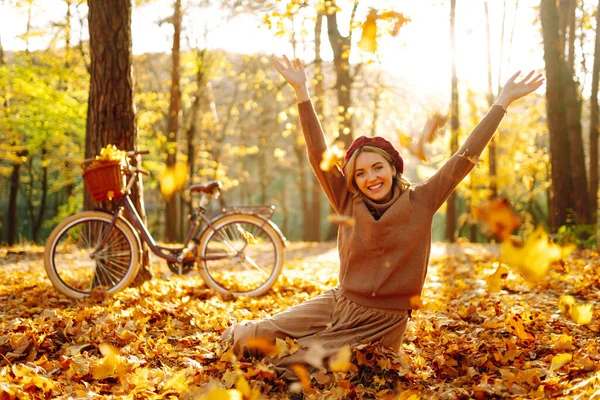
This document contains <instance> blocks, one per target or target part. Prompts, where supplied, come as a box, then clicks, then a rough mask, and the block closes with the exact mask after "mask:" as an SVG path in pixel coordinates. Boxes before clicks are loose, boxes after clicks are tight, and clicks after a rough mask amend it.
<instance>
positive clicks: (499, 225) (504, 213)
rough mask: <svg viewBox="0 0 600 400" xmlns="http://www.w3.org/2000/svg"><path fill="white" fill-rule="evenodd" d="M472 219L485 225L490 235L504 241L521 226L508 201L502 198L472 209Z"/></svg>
mask: <svg viewBox="0 0 600 400" xmlns="http://www.w3.org/2000/svg"><path fill="white" fill-rule="evenodd" d="M472 213H473V217H474V218H475V219H476V220H478V221H481V222H483V223H484V224H485V227H486V228H487V230H488V231H489V233H490V234H492V235H494V236H496V237H497V238H498V239H500V240H505V239H506V238H508V236H509V235H510V234H511V233H512V232H513V231H514V230H515V229H517V228H518V227H519V226H520V225H521V219H520V218H519V217H518V216H517V215H516V214H515V213H514V212H513V211H512V209H511V207H510V203H509V202H508V199H506V198H504V197H502V198H498V199H494V200H492V201H489V202H487V203H485V204H484V205H482V206H478V207H473V208H472Z"/></svg>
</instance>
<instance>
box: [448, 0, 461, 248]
mask: <svg viewBox="0 0 600 400" xmlns="http://www.w3.org/2000/svg"><path fill="white" fill-rule="evenodd" d="M455 19H456V0H451V1H450V43H451V44H450V46H451V48H452V99H451V103H450V104H451V106H450V131H451V133H450V153H451V154H454V153H456V152H457V151H458V129H459V114H458V113H459V107H458V77H457V75H456V36H455V34H454V31H455V30H454V22H455ZM445 239H446V240H447V241H449V242H454V241H455V239H456V192H452V194H451V195H450V197H448V200H446V232H445Z"/></svg>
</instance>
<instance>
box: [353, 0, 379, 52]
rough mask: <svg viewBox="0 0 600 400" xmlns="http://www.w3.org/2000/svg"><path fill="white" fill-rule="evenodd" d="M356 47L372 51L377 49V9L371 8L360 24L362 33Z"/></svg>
mask: <svg viewBox="0 0 600 400" xmlns="http://www.w3.org/2000/svg"><path fill="white" fill-rule="evenodd" d="M358 48H359V49H361V50H363V51H366V52H369V53H374V52H376V51H377V10H376V9H374V8H371V9H370V10H369V14H367V18H366V20H365V22H363V24H362V35H361V37H360V40H359V42H358Z"/></svg>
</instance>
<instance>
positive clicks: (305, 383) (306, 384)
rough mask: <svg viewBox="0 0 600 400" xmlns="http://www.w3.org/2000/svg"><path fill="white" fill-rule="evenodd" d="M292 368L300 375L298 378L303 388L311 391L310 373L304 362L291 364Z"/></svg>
mask: <svg viewBox="0 0 600 400" xmlns="http://www.w3.org/2000/svg"><path fill="white" fill-rule="evenodd" d="M290 368H291V370H292V371H294V373H295V374H296V376H297V377H298V380H299V381H300V383H301V384H302V388H304V390H306V391H311V390H312V385H311V383H310V376H309V375H308V371H307V370H306V367H305V366H304V365H302V364H294V365H292V366H290Z"/></svg>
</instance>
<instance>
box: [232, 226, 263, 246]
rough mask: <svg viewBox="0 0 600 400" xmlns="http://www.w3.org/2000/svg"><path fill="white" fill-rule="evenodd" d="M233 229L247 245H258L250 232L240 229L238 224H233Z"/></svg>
mask: <svg viewBox="0 0 600 400" xmlns="http://www.w3.org/2000/svg"><path fill="white" fill-rule="evenodd" d="M235 228H236V229H237V231H238V232H239V233H240V235H242V237H243V238H244V240H246V242H247V243H249V244H256V243H258V241H257V240H256V239H255V238H254V235H252V234H251V233H250V232H248V231H247V230H245V229H244V228H242V226H241V225H240V224H235Z"/></svg>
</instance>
